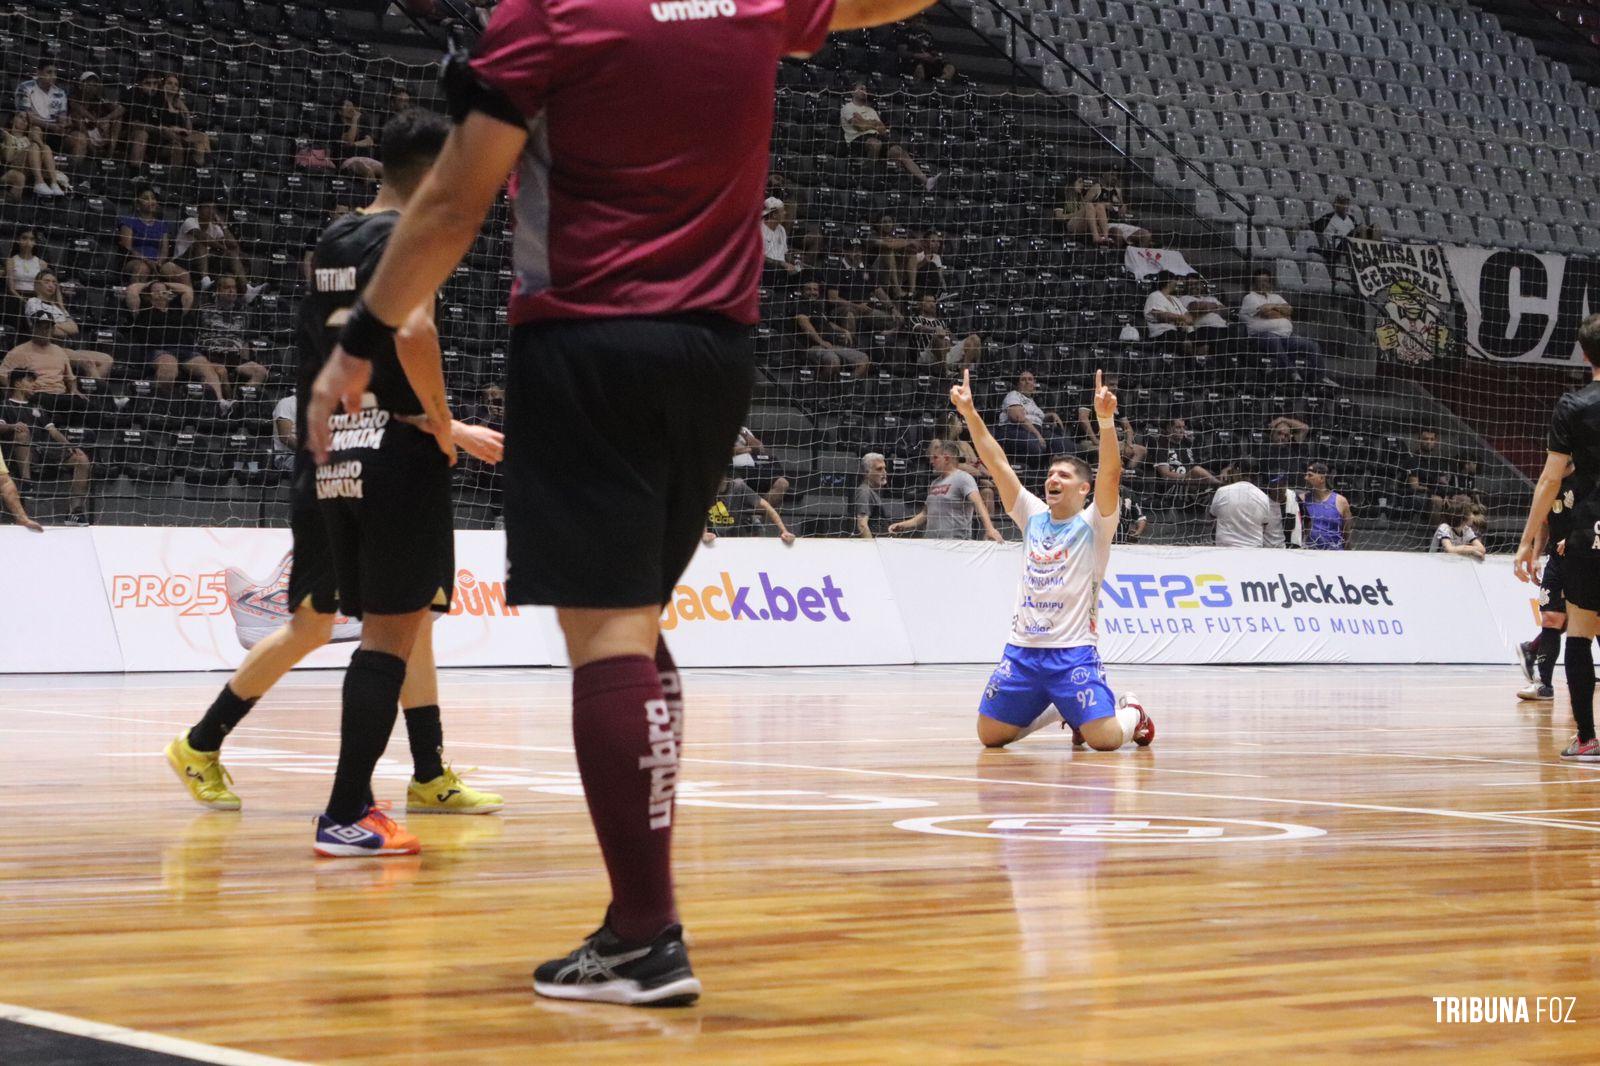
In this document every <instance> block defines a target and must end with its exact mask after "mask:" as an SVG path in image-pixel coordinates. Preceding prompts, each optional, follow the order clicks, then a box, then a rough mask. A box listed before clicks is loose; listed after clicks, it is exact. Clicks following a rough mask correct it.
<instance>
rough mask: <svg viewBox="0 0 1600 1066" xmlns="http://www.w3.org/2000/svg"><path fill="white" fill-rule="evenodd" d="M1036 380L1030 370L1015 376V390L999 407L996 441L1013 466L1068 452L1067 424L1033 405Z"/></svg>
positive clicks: (1056, 416) (1052, 413) (1007, 395)
mask: <svg viewBox="0 0 1600 1066" xmlns="http://www.w3.org/2000/svg"><path fill="white" fill-rule="evenodd" d="M1038 389H1039V379H1038V377H1037V376H1036V375H1035V374H1034V372H1033V371H1032V370H1023V371H1022V372H1021V373H1020V374H1018V375H1017V387H1016V388H1014V389H1012V390H1011V391H1010V392H1008V393H1006V397H1005V399H1004V400H1003V401H1001V404H1000V424H999V425H998V426H996V427H995V434H994V435H995V439H996V440H998V441H999V442H1000V446H1001V447H1002V448H1004V449H1005V451H1006V455H1007V456H1009V457H1010V458H1011V460H1012V462H1014V463H1018V464H1022V463H1025V462H1026V461H1027V460H1028V459H1030V458H1031V459H1047V458H1049V457H1050V456H1053V455H1060V454H1063V453H1065V452H1067V451H1068V450H1070V447H1071V445H1070V444H1069V443H1068V441H1067V427H1066V423H1065V422H1063V421H1062V420H1061V416H1060V415H1059V414H1057V413H1056V412H1054V411H1051V412H1049V413H1048V414H1047V413H1045V412H1044V411H1043V410H1041V409H1040V407H1039V405H1038V403H1036V402H1035V401H1034V398H1033V395H1034V393H1035V392H1037V391H1038Z"/></svg>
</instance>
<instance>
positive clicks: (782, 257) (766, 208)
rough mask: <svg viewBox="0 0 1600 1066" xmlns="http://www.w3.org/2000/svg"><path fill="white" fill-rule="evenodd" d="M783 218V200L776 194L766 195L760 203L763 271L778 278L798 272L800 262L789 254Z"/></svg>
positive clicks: (786, 231)
mask: <svg viewBox="0 0 1600 1066" xmlns="http://www.w3.org/2000/svg"><path fill="white" fill-rule="evenodd" d="M783 218H784V206H783V201H782V200H780V199H778V198H777V197H776V196H769V197H767V199H766V202H765V203H763V204H762V205H761V245H762V248H763V250H764V253H765V256H766V262H765V263H764V264H763V266H764V267H765V268H766V269H765V270H764V271H763V273H766V274H769V275H773V274H775V275H777V277H778V279H780V280H782V279H784V278H792V277H793V276H794V275H796V274H798V273H800V264H799V263H797V262H795V257H794V256H792V255H790V254H789V230H788V229H787V228H786V227H785V226H784V224H783Z"/></svg>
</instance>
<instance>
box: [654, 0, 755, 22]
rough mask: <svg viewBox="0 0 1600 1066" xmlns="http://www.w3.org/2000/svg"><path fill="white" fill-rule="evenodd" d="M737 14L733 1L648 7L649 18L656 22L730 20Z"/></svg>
mask: <svg viewBox="0 0 1600 1066" xmlns="http://www.w3.org/2000/svg"><path fill="white" fill-rule="evenodd" d="M738 13H739V5H737V4H735V3H734V2H733V0H671V2H669V3H664V4H651V5H650V17H651V18H653V19H655V20H656V21H657V22H695V21H698V20H700V19H714V18H732V17H733V16H735V15H737V14H738Z"/></svg>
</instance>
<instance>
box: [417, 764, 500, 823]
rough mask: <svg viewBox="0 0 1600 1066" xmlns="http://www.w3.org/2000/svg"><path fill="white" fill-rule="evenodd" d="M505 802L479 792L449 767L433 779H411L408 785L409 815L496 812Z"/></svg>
mask: <svg viewBox="0 0 1600 1066" xmlns="http://www.w3.org/2000/svg"><path fill="white" fill-rule="evenodd" d="M505 805H506V801H505V797H503V796H497V795H495V794H494V793H493V792H479V791H478V790H477V789H475V788H473V787H472V786H471V785H469V784H467V783H466V782H465V781H463V780H461V775H460V774H458V773H456V771H455V768H454V767H450V766H446V767H445V768H444V773H442V774H440V775H439V776H438V777H436V778H434V779H433V780H432V781H418V780H417V779H416V778H412V779H411V783H410V784H409V785H407V786H406V813H407V814H493V813H494V812H495V811H498V810H499V809H500V808H501V807H504V806H505Z"/></svg>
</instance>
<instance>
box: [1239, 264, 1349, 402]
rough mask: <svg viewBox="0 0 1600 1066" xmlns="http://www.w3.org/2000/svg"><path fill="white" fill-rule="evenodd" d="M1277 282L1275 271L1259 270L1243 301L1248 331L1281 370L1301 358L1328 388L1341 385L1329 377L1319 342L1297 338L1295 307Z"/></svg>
mask: <svg viewBox="0 0 1600 1066" xmlns="http://www.w3.org/2000/svg"><path fill="white" fill-rule="evenodd" d="M1274 280H1275V279H1274V276H1273V273H1272V271H1270V270H1258V271H1256V274H1255V287H1254V288H1253V289H1251V290H1250V291H1249V292H1247V293H1245V295H1244V299H1243V300H1241V301H1240V302H1239V318H1240V319H1241V320H1242V321H1243V322H1244V325H1245V330H1246V331H1247V332H1248V333H1249V335H1250V338H1251V339H1252V340H1254V341H1255V342H1256V345H1257V346H1258V347H1259V348H1260V349H1261V350H1262V351H1263V352H1266V353H1267V354H1268V355H1271V356H1272V357H1273V358H1275V359H1276V360H1277V362H1278V366H1279V368H1280V369H1281V370H1284V371H1286V372H1287V371H1289V370H1291V369H1292V368H1293V366H1294V361H1295V360H1296V359H1297V358H1298V359H1304V360H1305V363H1306V368H1307V369H1308V370H1309V371H1310V372H1311V375H1312V376H1313V377H1315V378H1318V379H1320V380H1321V382H1322V383H1323V384H1325V385H1337V384H1338V382H1336V381H1334V380H1333V379H1332V378H1331V377H1329V376H1328V372H1327V369H1326V366H1325V364H1324V363H1323V360H1322V349H1321V348H1319V347H1318V346H1317V342H1316V341H1313V340H1310V339H1308V338H1306V337H1297V336H1295V332H1294V307H1293V306H1291V305H1290V303H1289V301H1288V300H1285V299H1284V298H1283V297H1282V296H1280V295H1279V294H1278V293H1276V292H1274V291H1273V287H1272V286H1273V281H1274Z"/></svg>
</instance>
